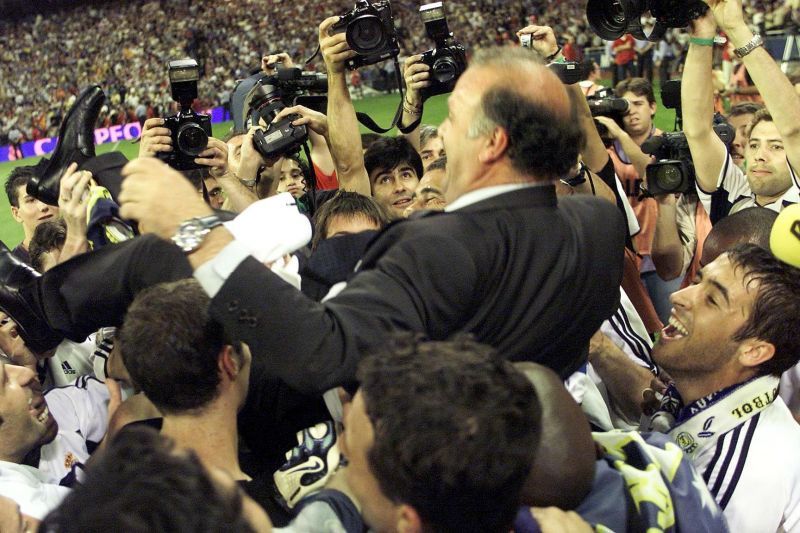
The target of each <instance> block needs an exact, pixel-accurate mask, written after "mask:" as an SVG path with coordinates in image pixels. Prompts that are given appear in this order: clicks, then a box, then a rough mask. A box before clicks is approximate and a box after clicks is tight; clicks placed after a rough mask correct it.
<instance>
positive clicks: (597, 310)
mask: <svg viewBox="0 0 800 533" xmlns="http://www.w3.org/2000/svg"><path fill="white" fill-rule="evenodd" d="M624 239H625V227H624V223H623V220H622V216H621V215H620V213H619V212H618V210H617V209H616V207H615V206H614V205H613V204H611V203H609V202H606V201H603V200H598V199H596V198H593V197H585V196H576V197H570V198H566V199H561V200H557V199H556V195H555V189H554V187H552V186H541V187H531V188H526V189H521V190H516V191H513V192H509V193H505V194H501V195H498V196H495V197H493V198H490V199H487V200H484V201H481V202H478V203H475V204H473V205H470V206H468V207H465V208H463V209H460V210H457V211H454V212H450V213H443V214H439V215H435V216H430V217H423V218H420V219H416V220H408V221H403V222H400V223H396V224H394V225H391V226H390V227H389V228H387V229H386V230H385V231H384V232H383V233H382V234H381V235H380V236H379V237H378V238H377V239H376V240H375V241H374V242H373V243H372V244H371V245H370V247H369V248H368V249H367V251H366V253H365V255H364V258H363V260H362V263H361V266H360V268H359V270H358V272H357V273H356V274H355V275H354V276H353V277H352V278H351V280H350V281H349V283H348V285H347V287H346V288H345V289H344V291H342V292H341V293H340V294H339V295H338V296H336V297H335V298H333V299H331V300H329V301H328V302H326V303H324V304H320V303H317V302H314V301H312V300H310V299H309V298H307V297H306V296H304V295H303V294H302V293H301V292H299V291H297V290H296V289H294V288H292V287H290V286H289V285H288V284H286V283H285V282H283V281H282V280H281V279H280V278H279V277H277V276H276V275H275V274H273V273H272V272H271V271H269V270H268V269H267V268H266V267H264V266H263V265H261V264H260V263H259V262H258V261H256V260H255V259H253V258H248V259H246V260H245V261H243V262H242V263H241V264H240V265H239V266H238V268H237V269H236V270H235V271H234V272H233V273H232V275H231V276H230V277H229V278H228V280H227V281H226V283H225V284H224V286H223V287H222V289H221V290H220V292H219V293H218V294H217V295H216V296H215V298H213V300H212V303H211V314H212V316H214V317H215V318H216V319H217V320H219V321H220V322H222V323H223V324H224V325H225V326H226V328H228V330H229V331H230V332H231V333H232V335H233V336H234V337H235V338H239V339H241V340H242V341H244V342H246V343H248V344H249V346H250V348H251V350H252V351H253V354H254V355H255V356H256V357H264V358H265V359H266V362H267V365H268V367H269V368H270V369H271V371H272V372H274V373H275V374H276V375H277V376H279V377H280V378H281V379H283V380H284V381H286V382H287V383H288V384H290V385H292V386H293V387H295V388H297V389H298V390H300V391H305V392H319V391H324V390H326V389H328V388H331V387H333V386H337V385H341V384H345V383H348V382H351V381H352V380H353V379H354V376H355V370H356V367H357V364H358V361H359V360H360V359H361V358H362V357H363V356H364V355H366V353H367V352H368V350H369V347H370V346H373V345H375V344H377V343H381V342H385V339H386V338H387V335H388V334H389V333H391V332H393V331H397V330H409V331H416V332H421V333H425V334H426V335H427V336H428V337H429V338H431V339H446V338H448V337H450V336H452V335H453V334H455V333H458V332H471V333H473V334H474V335H475V337H476V338H477V340H479V341H481V342H484V343H487V344H489V345H492V346H494V347H496V348H497V349H498V350H499V351H500V353H501V354H503V355H504V356H505V357H507V358H509V359H511V360H514V361H523V360H524V361H536V362H539V363H542V364H544V365H547V366H549V367H550V368H552V369H553V370H555V371H556V372H558V373H559V374H560V375H561V376H562V377H566V376H568V375H569V374H571V373H572V372H573V371H575V370H577V369H578V368H579V367H580V366H581V365H582V364H583V363H584V362H585V360H586V355H585V354H586V347H587V345H588V341H589V338H590V337H591V336H592V334H593V333H594V332H595V331H597V329H598V328H599V327H600V324H601V323H602V321H603V320H605V319H606V318H608V317H609V316H610V315H611V314H612V312H613V311H614V309H615V308H616V306H617V304H618V302H619V285H620V281H621V279H622V258H623V246H624Z"/></svg>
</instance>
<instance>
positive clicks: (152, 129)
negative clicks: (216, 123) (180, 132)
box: [139, 118, 263, 212]
mask: <svg viewBox="0 0 800 533" xmlns="http://www.w3.org/2000/svg"><path fill="white" fill-rule="evenodd" d="M252 143H253V140H252V133H251V134H249V135H247V136H244V138H243V139H242V143H241V145H240V146H241V147H242V148H241V151H240V153H239V159H240V161H241V158H242V157H244V155H245V154H246V155H247V160H248V161H252V162H254V163H256V165H255V169H257V168H258V164H257V163H259V162H261V163H263V161H262V160H261V159H260V156H259V155H258V153H257V152H255V149H252V150H247V149H246V148H245V147H252ZM172 150H173V147H172V137H171V132H170V130H169V129H168V128H165V127H164V119H163V118H150V119H147V120H146V121H145V123H144V127H143V128H142V137H141V142H140V144H139V157H156V156H157V154H159V153H162V152H171V151H172ZM194 162H195V163H197V164H198V165H204V166H206V167H208V169H209V170H208V171H209V175H210V176H211V177H212V178H214V179H216V180H217V183H219V185H220V186H221V187H222V190H223V191H224V193H225V195H226V196H227V198H226V201H225V202H224V203H223V208H224V209H228V210H232V211H237V212H239V211H242V210H244V208H245V207H247V206H248V205H250V204H251V203H253V202H254V201H256V200H257V199H258V198H256V196H255V193H253V192H252V191H251V190H250V189H249V188H248V187H247V186H246V185H245V184H244V183H243V182H242V180H245V182H246V180H248V179H250V178H248V177H241V176H240V175H239V173H237V172H236V168H235V167H239V166H240V163H239V162H237V163H238V164H237V165H235V167H234V166H231V165H230V164H229V163H230V162H229V152H228V145H227V144H226V143H224V142H223V141H221V140H219V139H216V138H214V137H209V138H208V147H207V148H206V149H205V150H204V151H202V152H201V153H200V154H198V157H197V158H196V159H195V160H194ZM250 166H253V165H250ZM245 167H246V168H249V167H248V166H247V165H245ZM255 169H254V170H255Z"/></svg>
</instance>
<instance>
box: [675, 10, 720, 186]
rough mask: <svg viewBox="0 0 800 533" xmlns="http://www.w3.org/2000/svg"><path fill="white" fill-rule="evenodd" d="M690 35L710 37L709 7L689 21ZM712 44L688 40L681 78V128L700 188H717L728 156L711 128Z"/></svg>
mask: <svg viewBox="0 0 800 533" xmlns="http://www.w3.org/2000/svg"><path fill="white" fill-rule="evenodd" d="M691 33H692V38H695V39H704V40H708V39H713V38H714V37H715V36H716V34H717V25H716V23H715V22H714V17H713V15H712V13H711V12H710V11H709V12H708V13H706V14H705V15H704V16H703V17H700V18H699V19H697V20H695V21H693V22H692V32H691ZM713 55H714V47H713V46H704V45H700V44H694V43H691V42H690V44H689V51H688V52H687V54H686V64H685V65H684V67H683V79H682V82H681V105H682V107H683V131H684V133H685V134H686V140H687V141H688V143H689V149H690V150H691V153H692V161H693V162H694V168H695V172H696V175H697V185H698V186H699V187H700V189H702V190H703V191H707V192H713V191H715V190H717V184H718V181H719V175H720V172H721V170H722V168H723V166H724V165H725V159H726V158H727V157H728V150H727V148H726V147H725V143H723V142H722V140H720V138H719V137H717V134H716V133H714V130H713V128H712V121H713V118H714V82H713V77H712V76H711V66H712V61H713Z"/></svg>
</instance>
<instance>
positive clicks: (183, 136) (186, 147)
mask: <svg viewBox="0 0 800 533" xmlns="http://www.w3.org/2000/svg"><path fill="white" fill-rule="evenodd" d="M177 137H178V150H180V151H181V152H182V153H184V154H186V155H191V156H197V155H199V154H200V152H202V151H203V150H205V149H206V146H208V134H207V133H206V132H205V130H204V129H203V128H201V127H200V126H199V125H197V124H195V123H194V122H187V123H186V124H183V125H182V126H181V127H180V128H179V129H178V135H177Z"/></svg>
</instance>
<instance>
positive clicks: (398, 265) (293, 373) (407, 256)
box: [211, 232, 478, 393]
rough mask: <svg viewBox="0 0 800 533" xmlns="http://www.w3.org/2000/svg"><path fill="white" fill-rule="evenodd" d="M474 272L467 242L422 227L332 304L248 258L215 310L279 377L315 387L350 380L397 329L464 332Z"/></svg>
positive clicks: (436, 335) (441, 334) (432, 334)
mask: <svg viewBox="0 0 800 533" xmlns="http://www.w3.org/2000/svg"><path fill="white" fill-rule="evenodd" d="M393 235H396V233H391V232H390V233H389V235H387V234H384V235H383V236H382V237H381V239H384V238H388V239H391V238H392V236H393ZM380 245H381V242H380V239H379V241H378V242H377V243H376V244H375V245H374V246H380ZM477 277H478V276H477V269H476V267H475V264H474V261H473V258H472V257H471V255H470V253H469V252H468V251H467V250H466V248H464V247H463V245H461V244H460V243H459V242H457V241H455V240H454V239H450V238H447V237H444V236H439V235H430V234H424V232H423V234H421V235H418V236H414V237H410V238H404V239H402V240H397V241H393V242H392V243H391V245H390V246H388V247H387V249H386V252H385V253H384V254H383V255H381V256H380V258H379V259H378V260H377V262H376V263H375V264H374V267H372V268H368V269H367V270H363V271H361V272H359V273H358V274H356V275H355V276H354V277H353V279H352V280H351V281H350V283H349V284H348V286H347V287H346V288H345V289H344V290H343V291H342V292H341V293H340V294H339V295H337V296H336V297H335V298H332V299H331V300H329V301H327V302H325V303H318V302H315V301H313V300H311V299H310V298H308V297H306V296H305V295H304V294H303V293H301V292H300V291H298V290H296V289H295V288H293V287H291V286H290V285H288V284H287V283H285V282H284V281H283V280H281V279H280V278H279V277H278V276H276V275H275V274H273V273H272V272H271V271H270V270H269V269H267V268H266V267H265V266H263V265H262V264H261V263H259V262H258V261H256V260H255V259H253V258H252V257H249V258H247V259H246V260H245V261H243V262H242V263H241V264H240V265H239V267H238V268H237V269H236V270H234V272H233V273H232V274H231V276H230V277H229V278H228V279H227V280H226V282H225V284H224V285H223V286H222V289H221V290H220V291H219V292H218V293H217V295H216V296H215V297H214V298H213V300H212V302H211V315H212V316H213V317H214V318H215V319H216V320H218V321H220V322H221V323H222V324H223V325H224V326H225V327H226V329H227V330H228V331H229V332H230V334H231V335H232V336H233V337H234V338H236V339H238V340H241V341H242V342H245V343H247V344H248V346H249V347H250V349H251V351H252V352H253V355H254V357H263V358H265V359H266V364H267V366H268V368H269V369H270V371H271V372H273V373H274V374H275V375H276V376H278V377H280V378H281V379H283V380H284V381H285V382H286V383H287V384H289V385H291V386H292V387H294V388H296V389H297V390H299V391H301V392H308V393H315V392H322V391H325V390H327V389H329V388H331V387H335V386H338V385H342V384H345V383H349V382H352V381H353V380H354V379H355V370H356V367H357V365H358V361H359V360H360V359H361V357H363V356H364V355H366V353H367V350H368V349H369V347H370V346H373V345H375V344H377V343H379V342H382V341H384V340H385V339H386V336H387V334H388V333H390V332H392V331H397V330H410V331H417V332H423V333H427V336H428V337H429V338H432V339H440V338H445V337H447V336H449V334H450V333H452V332H454V331H457V330H458V328H459V327H460V326H461V325H462V324H463V323H464V321H465V319H466V316H467V311H468V310H469V309H470V308H471V307H472V306H473V305H474V301H473V300H474V291H475V289H476V284H477Z"/></svg>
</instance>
